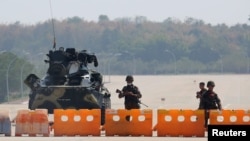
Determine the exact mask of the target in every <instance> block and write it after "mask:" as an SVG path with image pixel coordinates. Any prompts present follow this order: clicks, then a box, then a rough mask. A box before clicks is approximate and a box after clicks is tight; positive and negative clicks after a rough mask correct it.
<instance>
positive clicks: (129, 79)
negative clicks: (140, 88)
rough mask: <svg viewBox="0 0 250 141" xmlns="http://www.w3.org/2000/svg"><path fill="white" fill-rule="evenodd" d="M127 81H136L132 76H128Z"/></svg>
mask: <svg viewBox="0 0 250 141" xmlns="http://www.w3.org/2000/svg"><path fill="white" fill-rule="evenodd" d="M126 81H134V78H133V76H132V75H127V77H126Z"/></svg>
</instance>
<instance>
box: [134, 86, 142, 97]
mask: <svg viewBox="0 0 250 141" xmlns="http://www.w3.org/2000/svg"><path fill="white" fill-rule="evenodd" d="M136 91H137V93H136V94H135V96H136V97H137V98H141V97H142V94H141V91H140V90H139V88H138V87H136Z"/></svg>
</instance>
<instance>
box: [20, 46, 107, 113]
mask: <svg viewBox="0 0 250 141" xmlns="http://www.w3.org/2000/svg"><path fill="white" fill-rule="evenodd" d="M46 55H47V57H48V59H47V60H44V61H45V63H48V64H49V67H48V69H47V73H46V75H45V76H44V77H43V78H41V79H40V78H39V77H38V76H36V75H35V74H30V75H28V76H27V78H26V79H25V80H24V83H25V84H26V85H27V86H28V87H29V88H30V89H31V91H30V94H29V104H28V107H29V109H31V110H34V109H38V108H46V109H48V112H49V113H51V114H53V111H54V109H99V108H103V107H105V108H106V109H107V108H111V103H110V102H111V101H110V93H109V91H108V89H107V88H105V87H104V83H103V79H102V74H101V73H99V72H97V71H95V70H92V69H89V68H88V64H90V63H93V64H94V67H97V66H98V60H97V57H96V55H95V54H93V53H88V52H87V51H86V50H81V51H76V49H75V48H66V49H64V47H60V48H59V49H58V50H56V49H54V50H50V51H49V53H48V54H46Z"/></svg>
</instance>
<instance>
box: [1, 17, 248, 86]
mask: <svg viewBox="0 0 250 141" xmlns="http://www.w3.org/2000/svg"><path fill="white" fill-rule="evenodd" d="M54 39H55V42H56V47H57V48H59V47H61V46H62V47H64V48H76V49H77V50H87V51H88V52H91V53H95V54H96V56H97V57H98V61H99V66H98V68H94V69H97V70H98V71H100V72H101V73H103V74H104V75H111V74H113V75H126V74H138V75H152V74H154V75H158V74H197V73H201V74H203V73H205V74H207V73H249V65H250V63H249V61H250V58H249V57H250V26H249V25H247V24H237V25H234V26H227V25H225V24H218V25H211V24H207V23H204V22H203V21H202V20H198V19H194V18H188V19H186V20H185V21H183V22H182V21H179V20H177V19H173V18H168V19H166V20H164V21H163V22H153V21H149V20H147V18H146V17H143V16H138V17H135V18H118V19H115V20H109V18H108V16H106V15H100V16H99V20H98V22H93V21H86V20H84V19H83V18H79V17H70V18H66V19H63V20H57V19H53V22H52V20H51V19H49V20H47V21H45V22H41V23H37V24H35V25H25V24H22V23H21V22H18V21H17V22H16V23H12V24H0V51H1V52H9V53H11V54H13V55H16V56H17V57H18V58H20V59H21V60H23V61H27V62H29V64H30V67H32V65H33V67H34V69H27V72H25V73H26V74H29V73H37V74H38V76H40V77H42V75H44V74H45V73H46V71H47V68H46V67H48V66H46V64H45V63H44V61H43V60H44V59H46V54H47V53H48V52H49V50H52V49H53V42H54ZM2 55H3V53H2V54H0V56H2ZM9 61H10V60H8V59H6V58H4V59H1V62H0V63H1V65H2V64H5V68H6V65H7V64H8V62H9ZM20 64H21V63H16V64H13V68H12V70H15V69H16V70H15V71H16V74H15V75H14V74H13V75H11V77H10V79H11V80H10V81H12V79H13V80H14V79H15V78H16V79H17V78H19V74H20V73H18V71H20V67H21V66H20ZM18 65H19V66H18ZM90 67H93V66H90ZM5 72H6V71H5ZM2 74H4V73H2ZM12 76H13V77H14V76H15V78H12ZM5 81H6V80H5V79H4V78H1V79H0V82H1V87H5V86H6V85H4V84H5ZM15 81H18V80H15ZM18 82H20V80H19V81H18ZM12 83H13V86H12V88H14V87H18V84H15V82H14V81H13V82H12ZM14 84H15V85H14ZM0 89H1V90H2V88H0Z"/></svg>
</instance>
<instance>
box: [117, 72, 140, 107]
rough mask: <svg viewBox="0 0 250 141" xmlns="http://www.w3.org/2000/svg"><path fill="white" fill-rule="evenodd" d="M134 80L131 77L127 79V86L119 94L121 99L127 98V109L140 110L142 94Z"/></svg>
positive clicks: (125, 102)
mask: <svg viewBox="0 0 250 141" xmlns="http://www.w3.org/2000/svg"><path fill="white" fill-rule="evenodd" d="M133 81H134V78H133V76H131V75H128V76H127V77H126V82H127V85H126V86H124V87H123V88H122V91H121V92H120V93H119V95H118V97H119V98H123V97H124V98H125V101H124V104H125V109H127V110H130V109H140V101H139V99H140V98H141V97H142V95H141V92H140V90H139V88H138V87H137V86H135V85H134V84H133Z"/></svg>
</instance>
